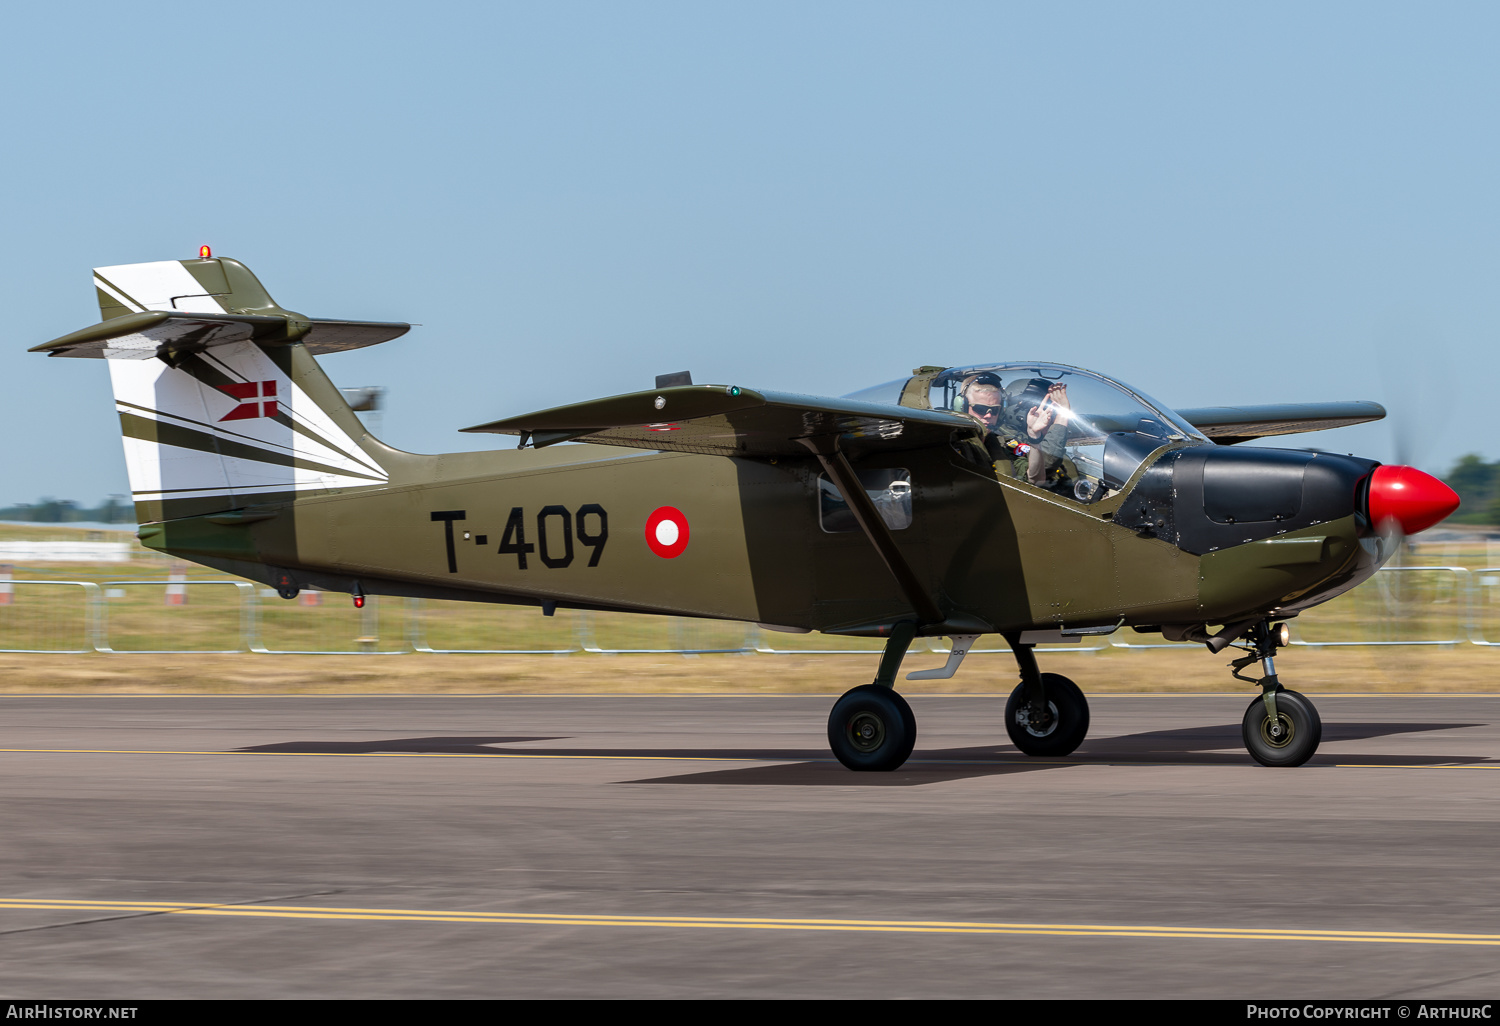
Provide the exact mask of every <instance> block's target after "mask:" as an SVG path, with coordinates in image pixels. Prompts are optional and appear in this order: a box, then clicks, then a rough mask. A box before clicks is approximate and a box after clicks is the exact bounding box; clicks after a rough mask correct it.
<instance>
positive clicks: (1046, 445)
mask: <svg viewBox="0 0 1500 1026" xmlns="http://www.w3.org/2000/svg"><path fill="white" fill-rule="evenodd" d="M1011 390H1013V391H1014V392H1015V395H1014V396H1013V398H1012V399H1011V401H1010V402H1009V403H1008V404H1007V408H1006V410H1005V414H1004V417H1003V419H1002V422H1001V425H1000V428H999V430H1000V434H1001V435H1002V436H1004V437H1005V438H1006V439H1007V443H1006V444H1007V445H1008V446H1009V448H1010V449H1011V450H1012V452H1013V453H1014V474H1015V476H1016V477H1018V478H1022V479H1024V480H1026V481H1027V482H1029V483H1031V484H1034V485H1036V486H1038V487H1040V488H1048V487H1052V486H1054V485H1059V484H1061V483H1062V482H1061V478H1062V477H1063V476H1064V470H1063V467H1062V462H1063V455H1064V452H1065V450H1066V446H1067V441H1068V421H1069V418H1070V417H1071V415H1072V405H1071V404H1070V403H1069V401H1068V386H1067V385H1065V384H1063V383H1061V382H1052V381H1048V380H1047V379H1046V378H1031V379H1030V380H1029V381H1025V382H1012V383H1011Z"/></svg>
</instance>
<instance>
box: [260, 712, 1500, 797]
mask: <svg viewBox="0 0 1500 1026" xmlns="http://www.w3.org/2000/svg"><path fill="white" fill-rule="evenodd" d="M1476 726H1484V724H1478V723H1395V722H1375V723H1332V724H1325V725H1324V727H1323V743H1324V745H1328V744H1330V743H1333V742H1340V741H1363V740H1368V739H1370V738H1378V737H1388V736H1391V735H1394V734H1411V733H1422V732H1427V731H1437V730H1457V729H1460V728H1463V727H1476ZM565 740H568V739H567V738H566V737H548V736H518V735H486V736H475V737H453V736H436V737H408V738H392V739H384V740H374V741H288V742H283V743H279V744H269V745H255V746H252V747H248V748H239V749H236V751H241V752H258V753H281V754H287V755H299V754H300V755H378V754H381V753H397V754H399V753H410V754H431V755H504V754H514V755H533V756H553V757H562V758H567V757H593V758H605V759H608V758H616V759H680V760H684V761H691V760H693V759H703V760H715V761H717V760H745V761H749V762H755V763H762V764H763V765H754V766H735V767H732V768H726V769H719V770H707V771H700V772H693V773H682V774H673V775H669V776H657V777H648V778H644V779H640V780H632V781H626V782H627V783H636V784H758V785H773V786H774V785H779V786H802V787H912V786H915V785H921V784H936V783H942V782H945V781H950V780H964V779H968V778H971V777H992V776H1002V775H1006V774H1014V773H1029V772H1035V771H1037V770H1049V769H1064V768H1066V767H1068V766H1087V765H1130V764H1149V765H1185V766H1245V767H1252V766H1254V763H1253V762H1252V761H1251V760H1250V757H1249V756H1248V755H1246V754H1245V751H1244V748H1243V742H1242V740H1241V738H1240V726H1239V724H1237V723H1230V724H1221V725H1217V726H1204V727H1183V728H1179V729H1175V730H1153V731H1146V732H1143V733H1138V734H1122V735H1117V736H1114V737H1101V738H1096V739H1093V740H1089V741H1085V742H1084V744H1083V746H1082V747H1081V748H1079V749H1078V751H1076V752H1074V753H1073V754H1072V755H1070V756H1068V757H1067V758H1062V759H1038V758H1029V757H1027V756H1024V755H1022V754H1021V753H1020V752H1018V751H1016V750H1015V748H1013V747H1012V746H1011V745H1008V744H996V745H980V746H975V747H968V748H946V749H931V750H925V751H923V750H918V751H916V752H914V753H913V754H912V757H911V759H910V761H908V762H907V763H906V765H905V766H902V767H901V768H900V769H899V770H895V771H894V772H891V773H851V772H850V771H849V770H846V769H845V768H844V767H843V766H840V765H839V764H838V763H837V762H835V761H834V760H833V758H832V757H831V756H830V755H829V753H828V751H827V750H826V749H818V750H809V749H776V748H754V749H732V748H691V749H690V748H580V747H546V748H542V747H526V748H507V747H505V746H508V745H515V744H519V743H522V742H537V741H565ZM1494 761H1495V760H1492V759H1490V758H1489V757H1488V756H1463V755H1452V754H1445V755H1395V754H1389V753H1382V754H1378V755H1362V754H1354V753H1350V752H1327V751H1324V752H1320V753H1319V754H1318V755H1316V756H1314V757H1313V759H1312V762H1311V763H1310V764H1309V765H1312V766H1334V765H1338V764H1349V763H1362V764H1378V765H1383V766H1442V765H1452V764H1455V763H1468V764H1473V763H1480V764H1483V763H1490V762H1494Z"/></svg>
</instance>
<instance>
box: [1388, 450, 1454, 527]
mask: <svg viewBox="0 0 1500 1026" xmlns="http://www.w3.org/2000/svg"><path fill="white" fill-rule="evenodd" d="M1456 509H1458V494H1457V493H1456V492H1454V491H1453V489H1452V488H1449V487H1448V486H1447V485H1445V484H1443V482H1441V481H1439V480H1438V479H1437V478H1435V477H1433V476H1432V475H1431V474H1424V473H1423V472H1422V471H1420V470H1418V469H1417V468H1416V467H1401V466H1395V467H1391V466H1381V467H1376V468H1375V473H1373V474H1372V475H1370V523H1372V524H1374V525H1375V527H1376V528H1377V529H1378V528H1379V527H1380V525H1381V524H1383V523H1385V522H1386V521H1387V520H1394V521H1396V523H1398V524H1400V525H1401V533H1402V534H1416V533H1417V532H1418V531H1425V530H1427V529H1428V528H1429V527H1431V526H1432V525H1433V524H1436V523H1439V522H1441V521H1442V520H1444V519H1446V518H1447V517H1448V515H1449V514H1451V513H1452V512H1453V511H1454V510H1456Z"/></svg>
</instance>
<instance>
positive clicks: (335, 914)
mask: <svg viewBox="0 0 1500 1026" xmlns="http://www.w3.org/2000/svg"><path fill="white" fill-rule="evenodd" d="M5 909H30V910H43V911H58V912H113V913H117V914H129V913H136V914H150V915H190V916H220V917H230V918H275V919H301V920H318V921H333V920H357V921H382V922H416V923H465V924H487V925H493V926H575V927H622V926H623V927H637V928H670V929H709V930H800V931H809V930H811V931H821V932H842V933H903V934H989V935H1003V936H1026V937H1106V938H1122V937H1123V938H1132V939H1152V938H1155V939H1161V940H1241V941H1248V940H1279V941H1337V942H1345V943H1350V942H1353V943H1365V944H1429V945H1430V944H1442V945H1468V946H1476V945H1477V946H1486V947H1495V946H1500V934H1479V933H1412V932H1398V931H1376V930H1279V929H1241V928H1234V927H1214V926H1124V925H1090V924H1081V923H983V922H962V921H948V920H894V919H774V918H739V917H732V916H731V917H709V916H703V917H699V916H620V915H590V914H585V913H578V914H564V913H543V912H462V911H435V910H427V909H392V908H333V907H325V906H311V905H219V904H211V903H204V904H196V905H195V904H189V903H184V902H160V901H87V900H73V899H62V898H56V899H53V898H0V910H5Z"/></svg>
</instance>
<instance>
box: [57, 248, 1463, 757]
mask: <svg viewBox="0 0 1500 1026" xmlns="http://www.w3.org/2000/svg"><path fill="white" fill-rule="evenodd" d="M94 285H95V288H96V290H97V292H98V298H99V306H100V311H101V313H102V315H103V320H102V321H101V322H100V323H98V324H95V325H92V326H91V327H87V328H84V329H82V330H81V331H76V332H73V333H72V334H70V335H65V336H63V337H62V338H58V339H55V340H54V341H51V342H48V343H46V344H44V345H41V346H37V347H36V348H35V349H34V350H33V352H42V353H46V354H48V355H49V356H61V357H94V358H103V359H105V360H107V361H108V366H109V370H110V376H111V380H112V382H113V385H114V394H115V401H116V405H117V407H118V410H119V414H120V422H121V426H122V429H123V433H124V440H125V455H126V460H127V462H128V464H129V470H130V486H131V490H132V491H133V493H134V498H135V503H136V511H137V516H138V519H139V521H140V523H141V525H142V526H141V528H140V538H141V540H142V542H144V543H145V544H146V545H148V546H150V547H152V548H154V549H158V550H160V551H162V552H166V553H171V554H172V555H174V556H179V557H182V558H185V559H190V560H194V561H196V562H198V563H201V564H204V565H206V566H210V567H214V568H216V569H219V570H223V571H226V572H228V573H232V574H238V575H241V576H244V577H247V578H250V579H253V580H258V581H262V582H264V583H266V584H269V585H271V586H273V587H275V588H276V589H278V591H279V592H280V594H281V595H282V596H283V597H285V598H293V597H295V596H296V595H297V593H298V591H299V589H303V588H311V587H316V588H319V589H322V590H325V591H342V592H347V593H349V594H350V595H352V596H353V600H354V602H355V604H356V605H362V604H363V603H364V597H365V596H366V595H372V594H379V595H404V596H419V597H430V598H441V599H469V600H474V601H482V602H500V603H517V604H529V605H534V606H539V607H541V611H542V613H544V614H546V615H551V613H552V612H553V611H554V610H555V609H556V608H558V607H563V608H575V609H594V610H623V611H632V612H644V613H663V614H671V615H674V616H689V617H712V618H716V619H726V620H740V621H749V622H754V623H758V624H761V625H762V626H765V627H768V628H771V629H773V630H786V631H796V632H807V631H823V632H827V633H830V634H840V635H854V636H861V637H876V638H884V639H886V640H885V649H884V652H883V655H882V657H881V660H880V664H879V670H878V672H877V673H876V675H875V679H874V681H873V683H870V684H866V685H863V686H861V687H856V688H854V689H853V690H851V691H849V692H848V693H846V694H845V695H844V696H843V697H842V698H840V699H839V700H838V702H837V703H835V705H834V707H833V711H832V713H831V715H830V717H829V721H828V740H829V744H830V746H831V747H832V749H833V753H834V755H835V756H837V757H838V759H839V761H840V762H842V763H843V764H844V765H845V766H847V767H849V768H850V769H852V770H890V769H894V768H896V767H898V766H900V765H901V764H902V763H903V762H905V761H906V759H907V757H908V756H909V755H910V754H911V751H912V747H913V745H914V744H915V741H916V736H917V730H916V720H915V717H914V716H913V715H912V711H911V707H910V706H909V705H908V704H907V702H906V701H905V700H904V699H903V698H902V697H901V696H900V695H899V694H898V693H897V692H896V690H895V684H896V679H897V673H898V670H899V668H900V665H901V662H902V659H903V657H904V656H905V654H906V651H907V649H908V647H909V646H910V644H911V643H912V641H913V639H914V638H916V637H919V636H921V637H936V636H944V637H948V638H951V639H952V649H951V652H952V654H951V656H950V657H949V659H948V663H947V665H946V666H944V667H942V668H941V669H937V670H927V671H921V672H916V673H909V674H907V678H908V679H912V678H916V679H931V678H935V677H949V676H952V675H953V673H954V672H955V671H956V670H957V669H958V666H959V664H960V663H961V662H962V660H963V658H964V655H965V654H966V653H967V652H968V651H969V649H970V647H972V645H973V644H974V642H975V640H976V639H977V638H978V637H979V636H981V635H984V634H1000V635H1001V636H1003V637H1004V638H1005V640H1006V642H1007V643H1008V645H1009V647H1010V648H1011V650H1012V651H1013V652H1014V653H1015V658H1016V662H1017V665H1018V668H1019V673H1020V683H1019V684H1018V685H1017V686H1016V688H1015V690H1014V692H1013V693H1012V694H1011V695H1010V699H1009V701H1008V702H1007V703H1006V707H1005V726H1006V732H1007V734H1008V735H1009V737H1010V740H1011V742H1012V743H1013V744H1014V745H1015V746H1016V747H1017V748H1019V749H1020V750H1021V751H1022V752H1025V753H1027V754H1029V755H1035V756H1065V755H1068V754H1069V753H1071V752H1072V751H1073V750H1074V749H1076V748H1077V747H1078V745H1079V743H1080V742H1082V741H1083V739H1084V735H1085V734H1086V732H1087V731H1088V726H1089V709H1088V703H1087V701H1086V700H1085V698H1084V696H1083V693H1082V692H1081V691H1080V690H1079V688H1078V686H1077V685H1076V684H1074V683H1073V682H1072V681H1071V680H1068V679H1067V678H1066V677H1063V676H1061V675H1059V674H1055V673H1042V672H1041V671H1040V670H1039V668H1038V665H1037V660H1036V657H1035V654H1034V648H1035V646H1036V645H1038V644H1042V643H1057V642H1067V641H1076V640H1077V639H1079V638H1082V637H1086V636H1090V635H1103V634H1108V633H1110V632H1112V631H1114V630H1116V629H1118V628H1120V627H1122V626H1132V627H1135V628H1136V629H1137V630H1140V631H1147V632H1160V633H1161V634H1163V635H1164V636H1166V637H1167V638H1168V639H1171V640H1175V641H1184V640H1185V641H1197V642H1201V643H1203V644H1204V645H1205V646H1207V648H1208V649H1209V650H1210V651H1212V652H1216V653H1217V652H1221V651H1222V650H1223V649H1225V648H1226V647H1228V646H1230V645H1236V646H1237V647H1238V648H1240V649H1242V650H1243V651H1244V653H1245V654H1244V655H1243V656H1241V657H1240V658H1238V659H1236V660H1235V661H1234V662H1233V663H1232V664H1231V666H1232V668H1233V673H1234V676H1236V677H1238V678H1240V679H1242V680H1245V681H1248V682H1250V683H1252V684H1258V685H1259V686H1260V688H1261V694H1260V695H1259V696H1257V697H1256V698H1254V699H1253V700H1252V701H1251V703H1250V706H1249V708H1248V709H1247V710H1246V712H1245V717H1244V722H1243V734H1244V740H1245V745H1246V747H1247V748H1248V749H1249V752H1250V754H1251V755H1252V756H1253V757H1254V758H1255V759H1256V760H1258V761H1259V762H1261V763H1263V764H1265V765H1269V766H1296V765H1300V764H1302V763H1304V762H1306V761H1307V760H1308V758H1310V757H1311V756H1312V754H1313V752H1314V751H1315V750H1316V749H1317V746H1318V742H1319V739H1320V737H1321V733H1322V726H1321V723H1320V721H1319V718H1318V714H1317V710H1316V709H1315V708H1314V707H1313V705H1312V703H1311V702H1309V701H1308V700H1307V699H1306V698H1305V697H1304V696H1302V695H1300V694H1298V693H1297V692H1295V691H1290V690H1286V689H1284V688H1283V687H1282V685H1281V683H1280V681H1279V679H1278V677H1277V673H1276V668H1275V664H1274V656H1275V652H1276V649H1277V648H1278V647H1279V646H1281V645H1284V644H1286V641H1287V634H1286V627H1285V623H1286V621H1287V620H1288V619H1290V618H1292V617H1295V616H1296V615H1298V614H1299V613H1301V612H1302V611H1303V610H1305V609H1308V608H1309V607H1311V606H1314V605H1317V604H1318V603H1320V602H1326V601H1327V600H1329V599H1330V598H1333V597H1334V596H1336V595H1339V594H1341V593H1343V592H1345V591H1348V590H1349V589H1350V588H1352V587H1354V586H1355V585H1357V584H1359V583H1360V582H1361V581H1363V580H1365V579H1367V578H1368V577H1369V576H1370V575H1371V574H1373V573H1374V572H1375V571H1376V570H1377V569H1378V568H1379V567H1380V566H1381V564H1382V563H1384V562H1385V561H1386V560H1387V559H1389V558H1390V556H1391V555H1392V552H1393V547H1394V545H1395V544H1396V543H1397V542H1398V540H1399V537H1400V536H1401V535H1402V534H1403V533H1404V534H1410V533H1413V532H1416V531H1420V530H1423V529H1425V528H1427V527H1430V526H1431V525H1432V524H1435V523H1437V522H1438V521H1440V520H1442V519H1443V518H1444V517H1446V516H1447V515H1448V514H1450V513H1452V512H1453V510H1454V509H1456V508H1457V506H1458V497H1457V496H1456V495H1454V493H1453V492H1452V491H1451V490H1449V489H1448V488H1447V486H1445V485H1444V484H1442V482H1440V481H1438V480H1436V479H1434V478H1432V477H1430V476H1428V475H1427V474H1424V473H1422V472H1421V471H1418V470H1415V469H1413V468H1411V467H1402V466H1382V465H1380V464H1379V463H1377V462H1375V461H1373V460H1367V459H1360V458H1357V457H1353V456H1339V455H1334V454H1330V453H1325V452H1313V451H1304V450H1285V449H1271V448H1251V447H1248V446H1244V445H1241V444H1240V443H1243V442H1251V441H1254V440H1257V439H1261V438H1266V437H1270V436H1275V435H1279V434H1286V433H1292V432H1301V431H1310V430H1317V429H1320V428H1332V427H1340V426H1343V425H1347V424H1356V423H1361V422H1365V421H1372V420H1377V419H1379V418H1381V417H1383V416H1384V415H1385V411H1384V410H1383V409H1381V407H1380V406H1378V405H1377V404H1375V403H1370V402H1334V403H1321V404H1310V405H1281V406H1259V407H1238V408H1209V409H1193V410H1175V411H1174V410H1172V409H1169V408H1168V407H1166V406H1164V405H1162V404H1161V403H1159V402H1156V401H1155V400H1153V399H1151V398H1150V397H1148V396H1147V395H1145V394H1144V393H1142V392H1140V391H1137V390H1136V389H1133V388H1131V387H1129V386H1127V385H1125V384H1122V383H1121V382H1119V381H1116V380H1114V379H1112V378H1109V377H1106V376H1104V375H1102V374H1097V373H1094V372H1092V371H1088V370H1084V369H1082V368H1079V367H1070V366H1064V365H1061V364H1053V363H1035V362H997V363H994V364H988V365H983V366H973V367H941V366H924V367H918V368H917V369H916V370H915V371H913V373H912V374H911V375H910V376H909V377H906V378H902V379H900V380H897V381H892V382H890V383H888V384H885V385H877V386H875V387H873V388H867V389H865V390H864V391H861V392H855V393H853V394H851V395H848V396H845V397H843V398H837V399H835V398H824V397H821V396H807V395H794V394H789V393H784V392H771V391H763V390H757V389H752V388H747V387H742V386H740V385H737V384H728V385H703V384H692V383H691V381H690V378H689V377H688V376H687V375H686V374H682V375H667V376H665V377H664V378H662V379H658V381H657V387H656V388H653V389H649V390H646V391H640V392H633V393H630V394H627V395H616V396H611V397H609V398H603V399H591V400H589V401H586V402H580V403H578V404H576V405H572V406H563V407H559V408H557V409H551V410H542V411H540V412H537V413H528V414H524V415H522V416H514V417H507V418H505V419H503V420H496V421H492V422H490V423H487V424H481V425H478V426H476V427H471V428H467V429H465V430H468V431H479V432H495V433H500V434H510V435H515V436H517V437H518V439H519V444H518V447H517V448H516V449H514V450H499V451H490V452H463V453H450V454H446V455H440V456H423V455H414V454H412V453H407V452H402V451H400V450H397V449H393V448H391V447H390V446H387V445H386V444H384V443H383V442H381V441H379V440H378V439H376V438H374V437H372V436H371V435H370V434H369V433H368V432H367V431H366V430H365V428H364V426H363V425H362V424H361V422H360V421H359V419H358V418H357V417H356V416H355V415H354V414H353V413H352V412H351V411H350V409H349V407H348V406H347V405H346V403H345V401H344V399H343V397H342V396H341V395H340V393H339V391H338V389H337V388H335V387H334V386H333V384H332V383H331V382H330V381H329V379H328V378H327V376H325V374H324V372H323V370H322V369H321V368H320V367H319V365H318V363H317V361H316V360H315V359H314V358H315V357H317V356H322V355H326V354H329V353H337V352H341V351H343V350H348V349H357V348H360V347H362V346H369V345H374V344H376V343H379V342H385V341H388V340H390V339H393V338H396V337H397V336H400V335H402V334H405V333H406V332H407V330H408V329H409V328H410V325H407V324H399V323H377V322H368V321H343V320H325V319H320V318H314V317H306V316H303V315H302V314H299V313H293V312H290V311H288V310H285V309H282V308H281V307H280V306H278V305H277V304H276V303H275V302H274V301H273V300H272V299H271V297H270V295H269V294H268V293H267V292H266V290H265V289H264V288H263V287H262V285H261V283H260V282H259V281H258V280H257V279H256V277H255V276H254V275H253V274H252V273H251V272H250V271H249V270H248V269H247V268H246V267H245V266H244V265H243V264H240V263H238V262H237V261H234V260H229V259H223V258H217V259H216V258H214V257H212V255H211V254H210V253H209V252H208V250H207V247H205V248H204V250H203V251H202V252H201V253H200V256H199V258H198V259H196V260H168V261H159V262H154V263H142V264H126V265H121V266H116V267H101V268H98V269H96V270H95V271H94ZM563 442H570V443H582V444H568V445H562V444H558V443H563ZM1257 662H1258V663H1260V665H1261V669H1262V675H1261V676H1260V677H1259V678H1258V679H1256V678H1253V677H1247V676H1245V675H1243V674H1242V673H1241V672H1240V671H1241V670H1243V669H1246V668H1248V667H1249V666H1250V665H1251V664H1253V663H1257Z"/></svg>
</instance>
